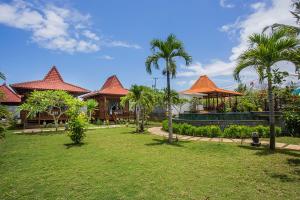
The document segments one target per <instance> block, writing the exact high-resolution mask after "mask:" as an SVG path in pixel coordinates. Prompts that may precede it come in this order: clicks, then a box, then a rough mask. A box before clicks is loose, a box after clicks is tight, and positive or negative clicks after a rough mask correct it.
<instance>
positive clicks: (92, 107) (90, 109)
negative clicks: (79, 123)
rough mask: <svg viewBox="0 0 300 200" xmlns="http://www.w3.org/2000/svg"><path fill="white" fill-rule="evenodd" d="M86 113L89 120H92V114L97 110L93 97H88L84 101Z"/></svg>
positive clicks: (96, 103)
mask: <svg viewBox="0 0 300 200" xmlns="http://www.w3.org/2000/svg"><path fill="white" fill-rule="evenodd" d="M86 107H87V113H88V116H89V122H90V121H91V120H92V114H93V112H94V111H95V110H97V107H98V102H97V101H96V100H95V99H89V100H87V101H86Z"/></svg>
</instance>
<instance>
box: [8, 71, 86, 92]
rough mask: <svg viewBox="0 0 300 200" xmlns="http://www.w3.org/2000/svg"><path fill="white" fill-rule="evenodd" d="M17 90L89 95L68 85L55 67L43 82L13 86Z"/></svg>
mask: <svg viewBox="0 0 300 200" xmlns="http://www.w3.org/2000/svg"><path fill="white" fill-rule="evenodd" d="M11 87H12V88H14V89H15V90H17V91H18V90H22V89H25V90H64V91H67V92H70V93H74V94H77V95H82V94H85V93H88V92H89V90H87V89H84V88H82V87H79V86H76V85H73V84H70V83H66V82H65V81H64V80H63V78H62V77H61V75H60V73H59V71H58V70H57V68H56V67H55V66H53V67H52V68H51V69H50V71H49V72H48V73H47V74H46V76H45V77H44V79H43V80H37V81H29V82H23V83H15V84H11Z"/></svg>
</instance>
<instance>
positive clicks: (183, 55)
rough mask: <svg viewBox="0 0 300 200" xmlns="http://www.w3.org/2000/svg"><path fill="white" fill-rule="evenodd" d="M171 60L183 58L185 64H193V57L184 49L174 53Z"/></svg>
mask: <svg viewBox="0 0 300 200" xmlns="http://www.w3.org/2000/svg"><path fill="white" fill-rule="evenodd" d="M170 57H171V58H173V57H181V58H183V59H184V60H185V64H186V65H189V64H191V62H192V56H190V55H189V54H188V53H187V52H186V51H185V50H184V49H183V48H181V49H179V50H178V51H176V52H173V53H172V54H171V56H170Z"/></svg>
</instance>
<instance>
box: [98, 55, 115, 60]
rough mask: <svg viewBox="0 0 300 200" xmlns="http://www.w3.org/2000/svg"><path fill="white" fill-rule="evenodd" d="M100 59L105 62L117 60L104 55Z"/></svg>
mask: <svg viewBox="0 0 300 200" xmlns="http://www.w3.org/2000/svg"><path fill="white" fill-rule="evenodd" d="M99 58H100V59H103V60H114V59H115V58H114V57H112V56H109V55H102V56H100V57H99Z"/></svg>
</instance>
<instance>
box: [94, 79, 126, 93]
mask: <svg viewBox="0 0 300 200" xmlns="http://www.w3.org/2000/svg"><path fill="white" fill-rule="evenodd" d="M108 88H122V89H125V88H124V87H123V85H122V83H121V82H120V80H119V79H118V77H117V75H112V76H110V77H108V78H107V79H106V81H105V82H104V84H103V85H102V87H101V89H100V91H102V90H105V89H108Z"/></svg>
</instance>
